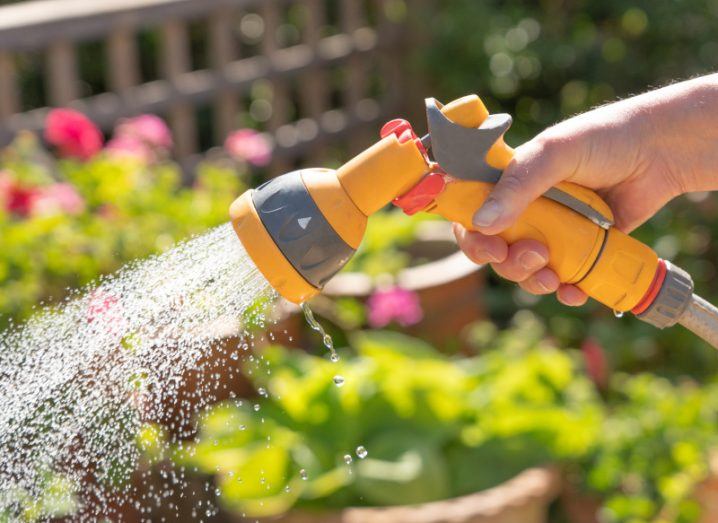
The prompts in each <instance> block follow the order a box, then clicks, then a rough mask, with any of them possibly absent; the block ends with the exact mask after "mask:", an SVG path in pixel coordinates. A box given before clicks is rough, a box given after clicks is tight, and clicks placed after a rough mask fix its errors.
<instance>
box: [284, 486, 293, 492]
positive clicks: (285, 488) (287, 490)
mask: <svg viewBox="0 0 718 523" xmlns="http://www.w3.org/2000/svg"><path fill="white" fill-rule="evenodd" d="M291 491H292V487H290V486H289V485H287V486H286V487H284V492H291Z"/></svg>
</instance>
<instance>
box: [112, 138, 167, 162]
mask: <svg viewBox="0 0 718 523" xmlns="http://www.w3.org/2000/svg"><path fill="white" fill-rule="evenodd" d="M105 150H106V151H107V152H108V153H109V154H110V155H112V156H115V157H129V158H136V159H138V160H140V161H142V162H143V163H152V162H154V161H155V160H156V159H157V157H156V156H155V153H154V152H153V151H152V149H151V148H150V147H149V146H147V145H146V144H145V142H143V141H142V140H139V139H138V138H135V137H134V136H129V135H120V136H115V137H114V138H113V139H112V140H110V141H109V142H108V144H107V148H106V149H105Z"/></svg>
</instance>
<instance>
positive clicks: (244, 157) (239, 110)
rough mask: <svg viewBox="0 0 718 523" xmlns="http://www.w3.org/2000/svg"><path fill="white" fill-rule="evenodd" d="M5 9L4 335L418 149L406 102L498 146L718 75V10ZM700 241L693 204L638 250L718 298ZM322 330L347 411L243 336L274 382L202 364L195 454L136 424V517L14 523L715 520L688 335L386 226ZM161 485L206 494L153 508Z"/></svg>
mask: <svg viewBox="0 0 718 523" xmlns="http://www.w3.org/2000/svg"><path fill="white" fill-rule="evenodd" d="M0 3H2V4H7V5H4V6H3V7H0V143H1V144H2V146H3V150H2V152H1V153H0V245H1V246H2V248H1V249H0V326H2V327H3V328H4V327H7V326H9V325H11V324H12V323H17V322H20V321H23V320H24V319H26V318H28V317H30V316H31V315H32V314H33V312H34V310H35V308H36V306H37V305H38V304H40V303H46V304H53V303H56V302H58V301H61V300H62V299H63V298H64V297H65V295H66V294H67V292H68V290H69V289H71V288H76V287H79V286H82V285H85V284H87V283H89V282H91V281H93V280H95V279H96V278H98V277H99V276H101V275H102V274H107V273H111V272H113V271H115V270H117V269H118V268H119V267H121V266H122V265H123V264H125V263H127V262H128V261H130V260H133V259H135V258H141V257H145V256H148V255H151V254H153V253H157V252H162V251H164V250H166V249H167V248H169V247H170V246H171V245H172V244H173V243H174V242H176V241H178V240H181V239H183V238H185V237H187V236H189V235H192V234H196V233H199V232H202V231H204V230H206V229H208V228H209V227H212V226H215V225H218V224H221V223H223V222H225V221H226V220H227V213H226V209H227V208H228V205H229V203H230V202H231V201H232V200H233V199H234V198H235V197H236V196H237V195H238V194H240V193H241V192H242V191H243V190H244V189H245V188H247V187H250V186H255V185H257V184H258V183H260V182H261V181H263V180H266V179H267V178H269V177H272V176H275V175H277V174H281V173H284V172H287V171H290V170H293V169H296V168H301V167H307V166H325V167H337V166H339V165H341V163H343V162H344V161H346V160H348V159H349V158H350V157H351V156H352V155H353V154H356V153H357V152H359V151H361V150H362V149H363V148H365V147H367V146H369V145H370V144H372V143H373V142H374V141H376V140H377V138H378V129H379V128H380V127H381V125H382V124H383V123H384V122H386V121H388V120H390V119H392V118H395V117H408V118H410V119H412V121H413V122H414V124H415V126H416V128H417V129H418V130H420V131H423V130H424V129H425V123H424V121H425V118H424V115H423V98H424V97H426V96H434V97H436V98H438V99H439V100H442V101H445V102H447V101H450V100H452V99H454V98H456V97H459V96H463V95H465V94H471V93H477V94H479V95H480V96H481V97H482V99H483V100H484V102H485V103H486V105H487V106H488V107H489V109H490V110H491V111H492V112H508V113H511V114H512V115H513V116H514V121H515V123H514V126H513V128H512V129H511V130H510V131H509V133H508V135H507V141H508V143H509V144H512V145H518V144H520V143H522V142H524V141H526V140H528V139H530V138H531V137H532V136H533V135H535V134H537V133H538V132H540V131H541V130H542V129H544V128H545V127H547V126H549V125H551V124H552V123H555V122H557V121H560V120H561V119H564V118H566V117H569V116H571V115H573V114H576V113H580V112H582V111H585V110H587V109H589V108H591V107H594V106H596V105H600V104H603V103H607V102H610V101H613V100H616V99H618V98H622V97H627V96H630V95H632V94H638V93H640V92H643V91H645V90H648V89H650V88H652V87H658V86H662V85H665V84H667V83H669V82H673V81H676V80H681V79H687V78H690V77H692V76H696V75H701V74H707V73H710V72H713V71H715V70H716V67H717V66H718V36H716V35H718V0H645V1H636V2H625V1H617V0H615V1H614V0H542V1H540V2H530V1H521V0H508V1H501V2H499V1H490V0H485V1H480V2H479V1H474V0H455V1H452V2H442V1H438V0H412V1H408V0H301V1H299V0H296V1H294V0H254V1H253V0H122V1H120V0H99V1H95V2H87V1H78V0H46V1H26V2H8V1H5V2H0ZM714 233H718V205H717V202H716V199H715V197H714V196H711V195H708V194H693V195H689V196H687V197H684V198H681V199H679V200H677V201H675V202H673V203H672V204H671V205H670V206H669V207H668V208H667V209H664V210H663V211H661V212H660V213H659V214H658V215H657V216H656V217H655V218H654V219H653V220H652V221H651V222H650V223H649V224H646V225H645V226H643V227H641V228H640V229H639V230H638V231H637V232H636V235H637V236H638V237H639V238H640V239H642V240H643V241H645V242H647V243H648V244H649V245H651V246H652V247H654V248H655V249H656V251H657V252H658V253H659V255H660V256H661V257H663V258H666V259H669V260H674V261H676V262H677V264H678V265H680V266H681V267H684V268H685V269H686V270H688V272H690V273H691V274H692V275H693V277H694V279H695V281H696V286H697V291H698V292H699V293H700V294H701V295H703V296H705V297H707V298H708V299H709V300H711V301H718V284H717V283H716V263H717V262H716V260H718V248H717V247H716V246H714V245H713V243H714V242H713V237H714V236H715V234H714ZM259 306H261V304H258V307H259ZM312 307H313V309H314V310H315V311H316V312H317V314H318V315H319V316H321V317H322V321H323V323H325V324H326V326H327V328H328V330H329V331H330V333H331V334H332V335H333V337H334V338H335V342H336V344H337V346H338V347H341V348H342V351H343V363H342V365H344V367H345V368H344V369H343V372H342V374H343V375H344V376H345V377H346V378H347V386H346V387H342V388H339V389H338V388H337V387H335V386H334V385H333V384H332V383H331V378H332V375H333V372H334V371H333V370H332V368H331V367H327V366H326V361H324V359H323V358H321V357H320V356H321V355H322V354H323V346H322V344H321V340H320V339H319V338H318V337H317V336H316V334H315V333H314V332H313V331H311V329H309V328H308V327H307V326H306V325H305V323H304V320H303V318H301V317H300V316H299V315H298V314H297V311H295V310H292V309H291V308H286V310H284V311H282V314H281V318H277V320H278V321H279V323H278V324H277V325H275V326H273V327H271V328H268V327H266V326H265V325H257V326H256V329H257V331H258V333H259V334H258V336H261V337H263V338H264V339H266V343H264V344H263V345H264V346H263V347H261V348H257V349H256V350H257V351H261V352H262V355H263V357H265V358H266V359H267V360H268V361H271V362H272V365H273V367H272V368H273V369H275V370H274V372H273V373H272V374H271V375H264V374H262V376H261V377H259V373H257V372H252V364H244V363H238V362H236V361H230V360H229V359H228V358H226V357H224V352H221V353H220V352H217V353H216V354H215V353H213V354H209V355H208V360H211V361H212V364H211V365H210V367H211V369H212V370H211V372H209V371H207V372H203V371H198V372H196V373H195V374H193V375H191V376H188V377H187V387H188V390H198V389H202V390H204V389H203V387H204V388H206V387H209V389H211V390H210V392H209V393H207V394H206V395H205V396H206V398H205V400H204V401H200V402H195V404H194V405H191V406H190V407H189V408H191V409H194V410H196V412H197V413H198V416H199V417H198V420H199V429H198V430H195V428H194V427H191V428H189V429H187V428H185V429H186V430H178V429H177V427H176V426H175V424H174V423H173V412H174V411H173V408H172V406H171V405H170V406H168V414H167V417H166V419H160V420H147V421H148V424H147V429H146V431H144V432H143V433H142V434H139V435H138V445H140V446H141V448H142V449H143V451H146V459H145V460H144V461H143V462H142V463H140V464H134V465H132V466H131V467H129V470H125V473H124V475H123V479H122V480H118V482H119V483H124V484H132V485H134V486H133V489H132V492H133V493H134V496H135V499H133V500H132V501H128V502H126V503H124V504H118V507H116V511H115V513H113V514H100V515H98V514H96V513H93V512H92V510H93V508H92V500H91V499H88V498H87V496H83V486H82V485H74V486H72V487H71V488H70V487H68V486H66V485H65V486H64V487H63V488H62V489H60V488H59V487H58V485H60V486H62V482H61V481H59V480H58V481H59V483H58V482H55V483H53V482H52V481H50V480H49V483H48V485H49V486H48V491H49V492H50V493H51V494H52V495H49V497H48V498H47V499H46V500H34V501H29V500H25V501H23V502H22V503H25V504H26V505H27V506H26V507H24V509H23V510H24V512H23V513H24V514H25V515H26V519H27V520H34V519H42V518H49V517H54V518H62V517H65V518H67V519H69V520H73V519H83V518H91V517H94V518H96V517H99V516H103V517H107V518H109V519H110V520H128V521H134V520H142V519H149V520H157V521H159V520H160V519H161V518H165V520H167V521H172V520H178V521H185V520H187V521H189V520H195V519H196V520H199V519H204V520H205V521H241V520H243V518H245V517H246V518H250V520H252V521H254V520H255V519H258V518H260V519H261V518H265V517H266V518H270V517H271V518H275V517H279V516H278V515H280V514H285V515H284V516H281V517H283V518H284V520H287V521H323V520H324V519H321V518H326V521H418V520H421V521H436V522H441V521H482V522H484V521H485V522H494V521H495V522H499V521H501V522H505V521H516V522H518V521H521V522H533V521H536V522H540V521H552V522H554V521H555V522H578V523H582V522H590V521H601V522H619V521H620V522H639V521H655V522H659V521H660V522H672V521H681V522H682V521H686V522H687V521H705V522H708V521H716V520H718V490H717V489H718V476H717V475H716V474H718V469H716V468H715V467H714V466H713V462H715V460H714V459H712V456H713V454H714V450H715V449H716V448H718V447H717V446H716V444H717V443H718V415H717V414H716V412H717V411H716V409H718V383H717V382H716V376H717V375H718V374H717V373H718V355H717V354H716V353H715V351H714V350H713V349H711V348H710V347H708V346H707V345H705V344H704V343H702V342H701V341H700V340H698V339H697V338H695V337H694V336H692V335H690V334H689V333H688V332H686V331H684V330H682V329H681V328H679V327H677V328H674V329H671V330H668V331H665V332H659V331H656V330H655V329H653V327H650V326H648V325H645V324H642V323H641V322H639V321H637V320H635V319H634V318H631V317H624V318H615V317H614V316H613V314H612V313H611V312H610V311H607V310H604V309H603V308H602V307H599V306H597V305H595V304H589V305H587V306H586V307H583V308H581V309H576V310H574V309H570V310H569V309H567V308H564V307H562V306H560V305H559V304H558V303H557V302H556V301H555V299H554V298H553V297H545V298H537V297H533V296H530V295H528V294H526V293H524V292H522V291H521V290H519V289H518V288H516V287H515V286H513V285H510V284H507V283H505V282H502V281H500V280H499V279H497V278H496V277H495V276H494V275H492V274H490V272H489V271H486V270H479V269H478V268H476V267H474V266H472V265H471V264H470V263H468V262H467V261H466V260H465V259H464V258H463V257H462V255H461V254H458V255H457V254H456V247H455V245H454V244H453V241H452V240H451V234H450V230H449V229H448V228H447V227H446V226H445V224H442V223H440V222H436V221H434V220H432V219H430V218H427V217H421V216H420V217H412V218H408V217H406V216H404V215H403V214H400V213H399V212H398V211H396V210H388V211H387V212H384V213H382V214H381V215H379V216H376V217H375V218H373V222H372V223H371V225H370V229H369V232H368V235H367V238H366V241H365V244H364V245H363V247H362V249H361V251H360V252H359V254H358V255H357V257H356V259H355V260H353V261H352V263H351V264H350V265H349V266H348V267H347V269H346V270H345V272H344V273H342V274H341V275H340V276H339V277H338V278H337V279H336V280H335V281H334V282H333V284H332V285H331V286H330V287H329V288H328V289H327V293H326V295H324V296H322V297H320V298H317V299H316V301H315V303H313V304H312ZM228 340H229V342H230V343H237V344H239V343H241V340H236V339H233V338H232V336H231V335H230V336H229V337H228ZM280 345H281V346H280ZM297 349H302V350H297ZM245 363H246V362H245ZM238 376H239V377H238ZM351 383H354V385H353V386H350V384H351ZM193 388H194V389H193ZM290 390H291V394H290V393H287V394H280V391H290ZM243 397H246V398H254V399H253V401H255V400H256V401H257V402H258V404H261V405H262V411H261V412H262V417H261V422H260V421H259V418H258V417H257V414H256V412H252V409H245V408H244V407H243V406H242V404H241V402H240V403H239V404H238V403H237V401H236V399H237V398H243ZM290 397H294V398H295V399H294V400H293V401H292V400H290ZM296 398H300V399H299V400H297V399H296ZM210 399H211V401H210ZM215 402H216V405H208V404H209V403H215ZM174 407H176V405H175V406H174ZM200 411H201V412H203V414H200ZM265 420H268V422H267V423H265ZM240 427H243V428H241V429H240ZM268 437H269V438H271V440H272V441H274V442H282V443H281V444H280V443H276V445H277V446H274V447H271V448H269V447H267V446H266V445H265V444H264V443H263V442H264V441H265V440H266V439H267V438H268ZM280 447H281V448H280ZM360 448H365V451H360V450H357V451H356V452H354V449H360ZM187 449H189V450H187ZM277 449H279V450H277ZM361 454H364V457H362V456H361ZM345 455H346V456H345ZM307 456H309V457H307ZM347 456H348V457H349V460H347V459H345V458H346V457H347ZM180 469H181V470H187V471H188V472H187V474H188V477H190V478H191V479H190V480H189V481H191V482H196V483H192V484H193V485H196V488H194V489H193V491H195V493H196V492H199V493H201V495H196V496H190V495H185V496H184V497H183V496H182V493H179V492H170V493H168V494H167V495H166V496H163V497H162V500H161V502H160V501H158V502H157V503H155V498H154V497H153V495H148V494H147V492H148V491H149V492H150V493H151V492H153V489H159V488H160V487H158V486H157V485H163V479H162V478H166V477H167V476H166V475H167V474H169V472H168V471H176V470H180ZM236 471H242V474H243V475H244V477H245V478H251V477H254V478H255V480H256V481H255V482H254V483H253V481H254V480H248V481H246V482H245V483H243V484H242V485H239V484H237V483H236V482H233V481H231V479H230V478H232V476H233V474H234V473H235V472H236ZM302 471H303V472H304V474H307V471H309V472H308V474H309V478H308V479H305V478H303V475H304V474H300V472H302ZM139 472H141V474H140V475H141V477H142V480H141V481H139V480H137V477H138V473H139ZM230 473H231V474H230ZM267 478H268V479H267ZM260 479H263V480H262V481H260ZM164 484H166V481H165V482H164ZM267 485H268V486H267ZM499 486H501V488H499V489H497V487H499ZM65 487H66V488H65ZM107 488H113V487H112V486H108V487H107ZM165 488H167V487H166V485H165ZM58 489H60V490H62V491H63V493H64V494H63V495H62V496H58V495H56V494H57V492H56V491H57V490H58ZM148 489H149V490H148ZM170 490H171V489H170ZM154 491H156V490H154ZM53 493H54V494H53ZM458 496H464V497H465V499H464V502H462V503H460V504H459V505H458V506H460V508H457V505H442V504H441V502H442V500H445V499H450V498H455V497H458ZM180 498H181V499H182V501H178V500H179V499H180ZM157 499H159V498H157ZM183 503H185V504H184V505H183ZM203 503H205V505H202V504H203ZM417 503H427V505H423V506H421V507H420V508H414V509H409V508H407V506H410V505H414V504H417ZM150 505H151V507H150ZM205 506H207V507H210V506H211V507H212V509H211V510H209V509H207V510H205V509H204V507H205ZM178 507H180V508H178ZM182 507H184V508H182ZM188 507H190V508H188ZM197 507H202V508H201V509H198V508H197ZM379 507H395V508H393V509H387V508H383V509H380V508H379ZM185 508H186V509H187V510H184V509H185ZM198 510H199V512H198ZM412 510H414V511H417V510H418V511H419V513H421V516H419V515H417V514H418V513H417V512H412ZM453 510H456V511H458V512H456V513H454V512H452V511H453ZM462 510H463V512H462ZM193 511H194V512H193ZM178 513H182V514H183V516H182V517H181V518H180V517H179V516H178ZM188 514H193V515H192V517H190V516H189V515H188ZM198 514H200V515H201V517H200V515H198ZM1 517H2V515H0V518H1ZM419 517H421V518H422V519H419ZM7 518H10V516H7ZM183 518H184V519H183ZM306 518H309V519H306ZM379 518H385V519H379ZM461 518H463V519H461ZM471 518H473V519H471ZM8 520H9V519H8Z"/></svg>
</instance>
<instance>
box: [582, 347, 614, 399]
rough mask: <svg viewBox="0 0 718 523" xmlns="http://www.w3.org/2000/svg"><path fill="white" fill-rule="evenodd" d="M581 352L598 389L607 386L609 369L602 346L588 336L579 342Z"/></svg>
mask: <svg viewBox="0 0 718 523" xmlns="http://www.w3.org/2000/svg"><path fill="white" fill-rule="evenodd" d="M581 353H582V354H583V360H584V363H585V365H586V372H587V373H588V375H589V376H590V378H591V380H593V382H594V383H595V384H596V386H597V387H598V388H599V389H605V388H606V387H607V386H608V380H609V375H610V371H609V367H608V360H607V359H606V353H605V351H604V350H603V347H601V345H599V344H598V342H596V341H595V340H593V339H591V338H588V339H586V340H585V341H584V342H583V343H582V344H581Z"/></svg>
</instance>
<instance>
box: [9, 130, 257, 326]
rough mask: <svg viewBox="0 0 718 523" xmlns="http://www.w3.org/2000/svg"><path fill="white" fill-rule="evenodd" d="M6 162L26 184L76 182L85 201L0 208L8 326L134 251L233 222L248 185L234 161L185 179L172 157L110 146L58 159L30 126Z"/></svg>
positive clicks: (143, 252) (141, 253) (142, 252)
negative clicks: (108, 150) (156, 160)
mask: <svg viewBox="0 0 718 523" xmlns="http://www.w3.org/2000/svg"><path fill="white" fill-rule="evenodd" d="M0 170H2V171H3V172H5V173H8V175H9V176H10V177H11V179H12V181H13V183H16V184H19V185H21V186H26V187H33V188H38V187H46V186H49V185H52V184H54V183H57V182H64V183H69V184H71V185H72V186H73V187H74V188H75V190H76V191H77V192H78V193H79V195H80V196H81V198H82V199H83V200H84V209H83V210H82V211H81V212H79V213H77V214H74V213H50V214H40V215H30V216H25V217H21V218H18V217H17V216H14V215H13V214H11V213H10V212H6V211H5V210H4V209H3V210H0V234H2V239H3V249H2V253H0V287H2V289H3V292H2V293H0V326H4V325H7V323H8V321H10V320H13V319H23V318H26V317H27V316H28V315H29V314H31V312H32V310H33V308H34V307H35V305H36V304H38V303H39V302H41V301H45V302H48V303H53V302H56V301H58V300H61V299H63V298H64V297H65V295H66V294H67V293H68V291H69V290H70V289H73V288H78V287H81V286H83V285H85V284H87V283H89V282H91V281H93V280H94V279H96V278H98V277H99V276H100V275H102V274H108V273H111V272H113V271H115V270H116V269H118V268H120V267H121V266H122V265H123V264H124V263H126V262H128V261H130V260H133V259H136V258H141V257H145V256H147V255H150V254H153V253H157V252H161V251H163V250H165V249H167V248H169V247H170V246H172V245H173V243H175V242H176V241H178V240H181V239H184V238H187V237H188V236H191V235H193V234H197V233H200V232H203V231H205V230H206V229H207V228H208V227H211V226H214V225H218V224H220V223H224V222H226V221H227V209H228V208H229V204H230V203H231V201H232V199H233V198H235V197H236V195H237V194H239V193H240V192H241V191H242V190H243V188H244V184H243V182H242V181H241V178H240V177H239V176H238V175H237V172H236V171H235V170H234V168H232V167H229V166H222V165H220V164H217V163H210V162H205V163H203V164H201V165H200V167H199V169H198V171H197V176H196V179H195V181H194V183H193V185H191V186H186V185H184V184H183V182H182V178H183V174H182V171H181V169H180V167H179V166H178V165H176V164H173V163H169V162H165V163H160V164H151V165H147V164H145V163H143V162H141V161H138V160H137V159H133V158H129V157H117V156H113V155H108V154H100V155H98V156H96V157H95V158H93V159H92V160H90V161H89V162H87V163H79V162H76V161H73V160H60V161H56V160H55V159H54V158H52V157H50V156H49V155H47V154H46V153H45V152H44V151H43V150H42V149H41V147H40V146H39V144H38V142H37V141H36V139H35V137H34V136H33V135H30V134H23V135H21V136H20V137H19V138H18V139H17V140H16V141H15V143H14V144H12V145H11V146H10V147H8V148H7V149H5V150H4V151H3V152H2V154H1V155H0Z"/></svg>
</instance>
